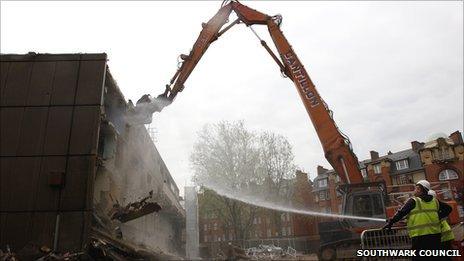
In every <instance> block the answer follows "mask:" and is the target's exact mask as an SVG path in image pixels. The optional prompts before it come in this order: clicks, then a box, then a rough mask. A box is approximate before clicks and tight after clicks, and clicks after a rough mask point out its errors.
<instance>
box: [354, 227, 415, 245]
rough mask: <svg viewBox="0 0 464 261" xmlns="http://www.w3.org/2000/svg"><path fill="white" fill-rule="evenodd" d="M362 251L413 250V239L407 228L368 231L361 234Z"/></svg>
mask: <svg viewBox="0 0 464 261" xmlns="http://www.w3.org/2000/svg"><path fill="white" fill-rule="evenodd" d="M361 248H362V249H411V239H410V238H409V235H408V230H407V229H406V227H399V228H392V229H390V230H387V229H385V230H384V229H368V230H365V231H363V232H362V234H361Z"/></svg>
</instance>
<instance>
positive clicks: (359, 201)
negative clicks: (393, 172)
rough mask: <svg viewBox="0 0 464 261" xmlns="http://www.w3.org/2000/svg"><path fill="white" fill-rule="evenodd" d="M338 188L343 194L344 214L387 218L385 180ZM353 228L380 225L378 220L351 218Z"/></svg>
mask: <svg viewBox="0 0 464 261" xmlns="http://www.w3.org/2000/svg"><path fill="white" fill-rule="evenodd" d="M338 190H339V191H340V192H341V193H342V195H343V201H344V202H343V203H344V204H343V206H344V209H343V214H344V215H350V216H360V217H371V218H381V219H386V218H387V213H386V210H385V209H386V205H387V200H388V197H387V191H386V184H385V182H383V181H382V182H368V183H359V184H344V185H341V186H339V188H338ZM346 222H348V223H349V225H350V226H351V227H353V228H364V229H365V228H366V227H376V226H377V227H378V226H379V222H378V221H371V220H359V219H350V220H348V221H346Z"/></svg>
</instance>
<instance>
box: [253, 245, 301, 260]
mask: <svg viewBox="0 0 464 261" xmlns="http://www.w3.org/2000/svg"><path fill="white" fill-rule="evenodd" d="M296 254H297V253H296V250H295V249H294V248H292V247H287V249H286V250H284V249H283V248H281V247H278V246H274V245H259V246H258V247H252V248H248V249H247V256H248V257H250V258H251V259H252V260H282V259H285V260H292V259H296Z"/></svg>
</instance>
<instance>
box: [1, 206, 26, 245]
mask: <svg viewBox="0 0 464 261" xmlns="http://www.w3.org/2000/svg"><path fill="white" fill-rule="evenodd" d="M0 215H1V216H0V219H1V221H0V243H1V244H2V250H4V249H5V248H4V247H5V246H6V245H9V246H10V247H11V248H12V249H13V250H14V251H15V252H16V251H18V250H20V249H22V248H23V247H24V246H25V245H26V244H27V243H28V242H29V241H30V239H31V238H30V228H31V217H32V214H31V213H0Z"/></svg>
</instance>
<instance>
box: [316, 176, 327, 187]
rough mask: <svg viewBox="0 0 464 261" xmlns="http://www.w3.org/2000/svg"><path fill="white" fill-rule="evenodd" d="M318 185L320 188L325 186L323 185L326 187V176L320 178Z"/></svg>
mask: <svg viewBox="0 0 464 261" xmlns="http://www.w3.org/2000/svg"><path fill="white" fill-rule="evenodd" d="M318 186H319V187H320V188H325V187H327V178H325V179H320V180H319V182H318Z"/></svg>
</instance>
